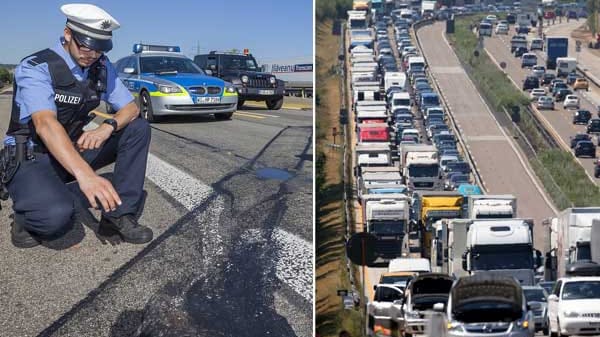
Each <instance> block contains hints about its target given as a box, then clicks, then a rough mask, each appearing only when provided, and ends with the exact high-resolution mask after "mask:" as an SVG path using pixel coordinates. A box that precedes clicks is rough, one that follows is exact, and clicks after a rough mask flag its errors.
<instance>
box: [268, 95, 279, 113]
mask: <svg viewBox="0 0 600 337" xmlns="http://www.w3.org/2000/svg"><path fill="white" fill-rule="evenodd" d="M266 103H267V108H268V109H269V110H279V109H281V107H282V106H283V96H282V97H279V98H275V99H270V100H267V102H266Z"/></svg>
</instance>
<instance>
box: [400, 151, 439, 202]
mask: <svg viewBox="0 0 600 337" xmlns="http://www.w3.org/2000/svg"><path fill="white" fill-rule="evenodd" d="M399 155H400V167H401V168H402V175H403V176H404V179H405V184H406V186H407V187H408V189H409V190H411V191H412V190H437V189H440V186H441V176H440V164H439V162H438V152H437V148H436V147H435V146H434V145H426V144H402V145H400V153H399Z"/></svg>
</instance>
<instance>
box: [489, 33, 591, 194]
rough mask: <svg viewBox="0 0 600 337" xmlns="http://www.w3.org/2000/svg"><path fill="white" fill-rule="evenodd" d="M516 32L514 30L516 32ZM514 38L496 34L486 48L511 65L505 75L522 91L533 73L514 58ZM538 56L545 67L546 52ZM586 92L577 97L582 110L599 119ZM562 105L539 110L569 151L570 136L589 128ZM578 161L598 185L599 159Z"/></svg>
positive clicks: (497, 59) (579, 93)
mask: <svg viewBox="0 0 600 337" xmlns="http://www.w3.org/2000/svg"><path fill="white" fill-rule="evenodd" d="M512 31H514V29H513V30H512ZM512 35H514V34H513V33H512V32H511V34H510V35H507V36H504V35H501V36H497V35H493V36H492V38H489V37H488V38H486V39H485V41H484V48H485V49H486V50H487V51H488V52H489V54H490V55H492V58H493V59H495V60H496V61H497V62H498V63H499V62H506V64H507V66H506V69H505V72H506V73H507V74H508V76H509V77H510V78H511V79H512V80H513V81H514V83H515V85H516V86H518V88H519V89H521V88H522V82H523V80H524V79H525V77H526V76H527V75H528V74H529V73H530V70H529V69H527V68H521V58H517V57H514V55H513V54H511V53H510V38H511V36H512ZM532 36H533V35H532V34H530V36H529V38H530V39H531V37H532ZM548 36H549V35H548ZM537 54H538V64H544V60H545V56H543V54H544V53H542V52H539V51H538V52H537ZM571 56H573V54H571ZM593 90H597V89H593ZM583 92H584V91H582V90H579V92H576V94H577V95H578V96H579V97H580V108H581V109H586V110H589V111H590V112H591V113H592V117H596V105H595V104H593V103H592V102H590V100H589V99H587V98H586V97H584V95H583ZM526 94H527V93H526ZM562 104H563V102H555V105H554V110H539V112H540V113H541V115H542V116H543V117H544V118H545V119H546V121H547V122H548V124H549V125H550V126H551V128H552V129H553V130H554V131H555V133H556V134H557V135H558V136H559V137H560V140H561V141H562V142H563V143H564V145H565V146H566V147H567V148H569V147H570V137H572V136H574V135H575V134H577V133H585V130H586V126H585V125H574V124H573V123H572V118H573V111H574V110H573V109H567V110H566V109H563V105H562ZM594 138H595V137H594ZM594 143H596V142H594ZM577 161H578V162H579V163H581V165H582V166H583V168H584V169H585V170H586V172H587V173H588V175H589V176H590V178H591V179H592V180H594V181H596V183H598V180H597V179H595V178H593V176H594V161H595V160H594V159H592V158H589V157H585V158H577Z"/></svg>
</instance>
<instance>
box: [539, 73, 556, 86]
mask: <svg viewBox="0 0 600 337" xmlns="http://www.w3.org/2000/svg"><path fill="white" fill-rule="evenodd" d="M555 78H556V75H555V74H553V73H545V74H544V76H542V85H548V84H550V83H551V82H552V80H553V79H555Z"/></svg>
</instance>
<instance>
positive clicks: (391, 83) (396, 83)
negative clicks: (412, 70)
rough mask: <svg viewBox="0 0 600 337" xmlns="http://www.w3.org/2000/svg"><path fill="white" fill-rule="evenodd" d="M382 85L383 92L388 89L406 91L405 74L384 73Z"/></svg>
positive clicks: (397, 72)
mask: <svg viewBox="0 0 600 337" xmlns="http://www.w3.org/2000/svg"><path fill="white" fill-rule="evenodd" d="M383 83H384V89H385V92H387V90H388V89H389V88H390V87H400V88H402V90H406V74H405V73H404V72H401V71H393V72H391V71H390V72H386V73H385V75H384V76H383Z"/></svg>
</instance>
